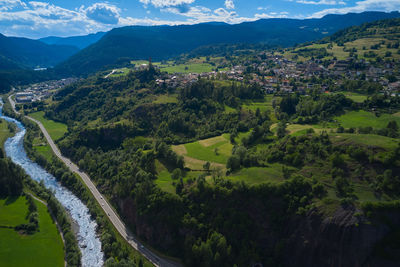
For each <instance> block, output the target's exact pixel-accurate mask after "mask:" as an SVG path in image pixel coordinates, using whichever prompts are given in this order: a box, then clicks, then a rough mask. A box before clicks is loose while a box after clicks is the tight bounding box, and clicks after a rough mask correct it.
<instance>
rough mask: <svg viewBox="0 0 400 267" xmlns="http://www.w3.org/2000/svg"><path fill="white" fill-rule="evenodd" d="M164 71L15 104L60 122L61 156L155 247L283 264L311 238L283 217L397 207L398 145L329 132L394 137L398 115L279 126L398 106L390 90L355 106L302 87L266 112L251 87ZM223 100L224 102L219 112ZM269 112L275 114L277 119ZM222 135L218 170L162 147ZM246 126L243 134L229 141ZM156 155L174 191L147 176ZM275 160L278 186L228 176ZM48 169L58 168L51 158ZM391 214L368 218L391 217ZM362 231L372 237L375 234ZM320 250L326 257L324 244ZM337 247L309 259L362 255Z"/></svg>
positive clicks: (188, 258) (192, 262)
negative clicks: (177, 79)
mask: <svg viewBox="0 0 400 267" xmlns="http://www.w3.org/2000/svg"><path fill="white" fill-rule="evenodd" d="M163 75H165V74H163V73H160V72H159V71H157V70H155V69H154V68H151V67H150V68H149V70H144V71H137V72H130V73H129V74H128V75H126V76H122V77H118V78H113V79H104V78H102V77H100V76H94V77H91V78H89V79H87V80H84V81H81V82H79V83H76V84H73V85H70V86H68V87H66V88H64V89H63V90H61V91H59V92H58V93H57V94H56V95H55V96H54V98H53V100H54V104H53V105H52V106H48V107H45V106H43V105H36V106H29V105H28V106H26V107H25V108H26V109H27V110H29V109H30V108H33V109H34V110H44V111H45V112H46V116H47V117H48V118H51V119H53V120H56V121H60V122H64V123H66V124H67V125H68V129H69V131H68V133H67V134H66V135H65V136H64V137H63V138H61V140H59V141H58V145H59V147H60V148H61V150H62V152H63V154H65V155H66V156H68V157H70V158H71V159H73V160H74V161H75V162H77V163H78V164H79V166H80V168H81V169H82V170H84V171H86V172H88V174H89V175H90V176H91V177H92V179H94V181H95V182H96V184H97V186H98V188H99V189H100V190H101V192H102V193H104V194H105V195H106V196H107V197H108V198H109V199H110V200H111V202H112V203H113V205H114V206H115V208H116V209H117V210H118V211H119V213H120V214H121V215H122V217H123V218H124V220H125V221H126V222H127V224H128V225H129V226H130V227H131V229H133V230H134V232H135V233H136V234H137V235H138V236H139V237H140V238H142V239H143V240H145V241H147V242H148V243H150V244H151V245H152V246H154V247H155V248H157V249H159V250H161V251H164V252H166V253H168V254H169V255H173V256H176V257H179V258H181V259H183V261H184V263H185V264H187V265H188V266H205V265H207V266H232V265H235V264H236V265H237V266H242V265H249V264H256V263H263V264H265V265H266V266H277V265H278V266H279V265H290V264H292V263H291V262H290V259H288V258H287V257H285V255H286V253H288V252H289V251H290V248H293V247H296V246H297V247H296V248H297V249H298V250H299V251H303V252H304V255H306V256H307V257H309V258H304V259H302V260H304V261H303V263H304V264H306V263H307V261H309V260H310V258H313V257H314V256H315V255H314V254H312V253H311V254H310V253H309V252H307V251H308V250H309V249H313V248H315V246H317V244H316V243H315V242H316V241H315V240H314V239H313V238H312V237H304V238H306V240H305V242H310V243H309V245H303V246H301V247H298V242H299V238H296V237H295V236H296V229H297V228H296V227H292V226H293V225H296V224H299V225H305V224H307V222H308V221H309V220H316V222H315V223H317V227H322V228H323V227H324V226H323V225H324V223H325V222H323V219H319V218H324V216H333V212H334V211H335V210H336V211H337V212H339V213H338V214H339V215H338V214H336V213H335V214H336V215H335V216H344V215H343V214H349V216H354V214H355V213H356V211H357V212H361V211H362V210H364V211H365V214H364V215H362V216H361V215H360V216H361V217H360V216H359V217H354V218H358V219H357V224H361V225H362V226H360V227H361V228H362V229H364V227H367V226H366V225H364V222H365V221H367V220H369V219H368V218H370V219H372V218H378V217H379V216H378V215H377V214H382V212H388V210H389V211H390V210H393V209H396V207H397V206H396V204H395V203H396V202H395V201H396V199H398V190H399V189H400V177H399V176H398V173H400V146H398V145H397V146H396V147H393V149H389V150H383V149H380V148H376V147H371V146H367V145H360V144H353V145H349V146H343V145H342V144H341V143H340V142H338V141H336V140H335V138H332V133H333V132H334V133H354V132H358V133H361V134H371V133H374V134H377V135H378V136H390V137H392V138H397V137H398V136H399V127H398V125H397V123H396V121H391V122H389V124H387V125H386V126H385V127H382V128H373V127H371V128H368V129H366V128H344V127H341V126H339V127H334V128H332V129H330V132H328V130H322V131H316V130H315V129H313V128H311V127H310V129H307V130H306V132H305V133H304V134H303V135H300V136H291V135H290V134H289V131H288V130H287V126H288V125H290V124H298V125H309V124H312V123H314V124H316V123H321V124H326V123H335V117H336V116H340V115H343V114H345V113H346V112H350V111H363V110H368V111H369V110H370V109H371V107H373V108H374V109H375V110H376V111H377V112H386V111H387V110H392V111H393V110H400V101H399V97H394V98H393V97H388V96H385V95H378V94H376V95H374V93H375V92H377V90H378V89H371V91H370V93H371V97H370V98H368V99H367V100H366V101H364V102H362V103H359V102H354V101H353V100H351V99H349V98H347V97H346V96H345V95H343V94H332V95H326V94H323V93H321V92H320V91H317V90H311V91H310V93H309V94H308V95H302V94H300V93H295V94H281V96H280V101H279V102H277V103H275V104H274V113H273V114H272V113H271V112H261V111H260V110H257V111H256V112H253V111H251V110H246V109H244V108H243V107H242V105H243V103H245V102H246V101H257V100H260V99H263V98H264V97H265V95H264V92H263V91H262V90H261V88H260V87H259V86H257V85H246V84H244V83H238V82H227V81H222V82H221V81H217V80H212V79H200V80H199V81H197V82H195V83H192V84H189V85H185V86H180V87H178V88H170V87H167V86H165V85H157V84H156V83H155V79H156V78H161V79H162V78H163ZM370 87H371V88H374V87H373V84H372V83H368V84H366V85H365V88H366V89H365V90H367V91H368V90H369V89H368V88H370ZM353 88H355V89H354V90H356V89H357V90H358V88H359V87H358V86H356V85H353V84H351V83H350V82H349V83H346V84H344V85H343V88H341V89H342V90H347V91H351V90H353ZM165 95H172V96H174V101H171V102H168V101H166V102H161V103H160V102H158V101H157V99H159V97H160V96H165ZM227 108H229V110H231V111H230V112H226V109H227ZM273 116H274V117H276V118H277V119H278V123H276V125H275V126H273V124H274V123H275V122H276V119H275V121H273V120H272V117H273ZM223 133H229V134H230V136H231V138H230V142H231V143H232V145H233V149H232V155H231V156H230V157H229V159H228V161H227V164H226V173H224V172H222V171H221V170H213V171H210V170H208V171H207V167H204V168H205V170H206V171H204V172H199V173H197V174H196V175H194V176H193V175H192V176H190V177H189V176H187V175H188V173H189V172H190V170H188V169H187V168H186V167H185V162H184V159H183V157H182V156H180V155H177V154H176V153H175V152H174V151H173V150H172V149H171V146H170V145H171V144H182V143H187V142H191V141H196V140H199V139H204V138H208V137H213V136H218V135H221V134H223ZM244 133H247V134H246V135H245V137H243V138H238V136H239V135H242V134H244ZM158 162H161V163H162V164H163V165H165V166H167V168H168V170H169V171H170V172H171V173H173V177H174V179H175V182H174V184H175V190H176V194H171V193H168V192H165V191H163V190H162V189H160V188H159V187H158V186H157V185H156V183H155V181H156V179H158V176H159V173H158V171H157V166H156V165H157V164H158ZM47 164H48V163H47ZM54 164H56V163H54ZM274 164H280V165H279V166H282V167H281V172H282V175H283V177H282V178H283V180H282V181H281V182H280V183H262V184H259V185H249V184H247V183H244V182H232V181H230V180H229V179H227V177H228V176H229V175H230V174H231V173H235V172H236V171H239V170H242V169H244V168H251V167H260V168H268V167H269V166H271V165H274ZM55 166H56V165H55ZM51 168H53V172H55V173H57V169H58V168H61V166H58V167H51ZM208 168H209V167H208ZM58 176H59V177H61V179H62V181H63V183H66V184H68V183H69V182H71V181H73V180H74V179H67V177H68V175H67V174H65V175H62V174H61V173H60V174H58ZM188 177H189V178H188ZM365 181H367V184H368V188H369V189H368V190H372V191H373V192H374V194H376V195H381V196H384V197H385V198H387V199H388V200H390V201H389V202H387V203H386V204H382V205H381V206H379V205H375V204H371V203H369V202H364V201H360V200H359V199H358V195H357V194H358V193H357V192H358V191H357V190H358V189H357V186H358V183H363V184H364V182H365ZM78 185H79V183H77V184H76V186H77V188H79V187H80V186H78ZM78 191H79V190H78ZM332 195H333V196H335V200H332ZM330 209H333V210H330ZM329 210H330V211H329ZM315 214H318V216H316V215H315ZM367 214H368V215H369V216H370V217H367ZM385 218H386V217H385ZM396 218H397V217H396ZM396 218H393V217H390V219H389V221H386V222H385V221H381V220H377V219H374V220H376V222H377V223H380V224H386V223H389V224H390V223H394V222H396V220H397V219H396ZM304 227H305V226H304ZM390 229H391V230H390V231H389V232H387V233H389V234H398V229H397V228H396V227H394V228H390ZM303 230H304V231H307V230H306V228H304V229H303ZM385 236H386V235H385ZM331 238H333V237H331ZM372 239H373V240H374V242H381V240H383V236H374V237H373V238H372ZM321 242H322V241H321ZM338 242H339V241H338ZM382 242H383V243H380V244H381V245H380V247H379V248H380V249H381V250H384V251H385V252H387V250H386V248H387V247H388V246H392V245H393V244H394V243H393V242H392V241H385V242H384V241H382ZM313 246H314V247H313ZM342 246H343V247H346V246H347V244H342ZM371 246H372V245H371ZM347 248H348V251H353V250H354V247H353V248H351V247H347ZM358 248H360V249H362V248H363V247H362V245H361V244H360V246H358ZM324 249H325V250H324V251H323V253H328V254H329V250H331V249H332V247H330V245H326V246H325V247H324ZM377 249H378V248H377ZM378 250H379V249H378ZM378 250H377V252H376V253H377V254H373V253H372V252H371V249H369V252H368V253H372V254H371V255H372V256H370V257H372V259H375V258H378V259H379V258H380V257H382V253H380V254H379V251H378ZM112 251H113V250H110V255H113V253H114V252H112ZM321 253H322V252H321ZM343 253H344V254H343ZM343 253H342V254H340V255H339V254H338V255H339V256H338V255H336V256H335V255H330V256H329V257H328V258H324V257H319V256H315V259H314V260H313V261H312V262H314V263H317V264H321V265H326V264H330V263H332V262H333V263H334V262H338V261H339V260H340V259H339V258H338V257H344V258H346V259H348V260H349V262H350V263H354V264H356V263H357V262H358V261H359V260H362V261H366V260H367V259H366V258H365V255H364V256H362V255H361V256H357V258H352V257H351V253H350V254H347V252H343ZM374 253H375V252H374ZM389 254H390V255H389V256H388V257H389V258H390V257H395V256H394V255H393V254H392V253H389ZM114 255H115V254H114ZM299 255H300V254H299ZM313 255H314V256H313ZM369 255H370V254H369ZM306 256H305V257H306ZM386 256H387V255H386ZM386 256H385V257H386ZM299 257H300V256H299ZM122 258H123V257H122ZM120 259H121V258H120Z"/></svg>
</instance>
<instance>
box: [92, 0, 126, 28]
mask: <svg viewBox="0 0 400 267" xmlns="http://www.w3.org/2000/svg"><path fill="white" fill-rule="evenodd" d="M119 12H120V10H119V8H117V7H116V6H114V5H109V4H105V3H96V4H94V5H92V6H90V7H88V8H87V9H86V16H87V17H88V18H90V19H92V20H94V21H98V22H101V23H104V24H117V23H118V20H119V17H120V15H119Z"/></svg>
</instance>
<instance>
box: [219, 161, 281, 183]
mask: <svg viewBox="0 0 400 267" xmlns="http://www.w3.org/2000/svg"><path fill="white" fill-rule="evenodd" d="M227 179H229V180H231V181H245V182H247V183H249V184H261V183H265V182H272V183H275V182H281V181H283V180H284V179H283V174H282V165H281V164H271V165H270V166H269V167H266V168H261V167H251V168H243V169H241V170H239V171H237V172H235V173H233V174H231V175H230V176H227Z"/></svg>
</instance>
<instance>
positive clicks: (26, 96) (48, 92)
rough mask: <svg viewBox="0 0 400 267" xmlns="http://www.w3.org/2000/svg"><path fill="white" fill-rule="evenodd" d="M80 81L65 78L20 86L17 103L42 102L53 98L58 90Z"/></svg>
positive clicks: (16, 97) (16, 96) (16, 98)
mask: <svg viewBox="0 0 400 267" xmlns="http://www.w3.org/2000/svg"><path fill="white" fill-rule="evenodd" d="M76 81H78V79H77V78H65V79H61V80H51V81H45V82H41V83H35V84H30V85H27V86H20V87H18V88H16V91H17V93H16V95H15V101H16V102H17V103H31V102H36V101H41V100H44V99H47V98H49V97H50V96H52V95H53V94H54V93H55V92H56V91H57V90H58V89H61V88H63V87H65V86H67V85H70V84H72V83H74V82H76Z"/></svg>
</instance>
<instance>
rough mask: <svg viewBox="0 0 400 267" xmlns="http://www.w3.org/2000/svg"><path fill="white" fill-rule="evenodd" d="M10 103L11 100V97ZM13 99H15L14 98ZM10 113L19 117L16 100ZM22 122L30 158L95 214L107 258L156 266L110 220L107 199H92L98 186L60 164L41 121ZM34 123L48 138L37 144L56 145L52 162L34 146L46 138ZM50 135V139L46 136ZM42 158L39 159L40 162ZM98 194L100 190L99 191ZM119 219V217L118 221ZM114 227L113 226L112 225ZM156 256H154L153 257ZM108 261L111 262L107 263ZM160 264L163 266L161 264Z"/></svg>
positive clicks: (76, 168)
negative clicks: (85, 180)
mask: <svg viewBox="0 0 400 267" xmlns="http://www.w3.org/2000/svg"><path fill="white" fill-rule="evenodd" d="M9 100H10V98H9ZM11 100H12V99H11ZM8 108H9V110H11V109H12V108H13V109H14V111H15V112H16V113H17V114H18V113H19V112H17V111H16V110H15V106H14V105H13V101H11V102H10V104H9V106H8ZM17 116H18V117H19V118H20V119H21V120H23V121H24V123H25V124H26V125H27V128H28V133H27V136H26V140H25V148H26V150H27V152H28V155H29V157H30V158H33V159H34V160H35V161H37V162H38V163H40V165H41V166H42V167H43V168H45V169H46V170H47V171H49V172H50V173H52V174H53V175H54V176H55V177H57V179H58V180H59V181H60V182H61V183H62V184H63V185H64V186H66V187H67V188H68V189H70V190H71V191H72V192H74V194H75V195H76V196H78V197H79V198H80V199H81V200H82V201H83V202H84V203H85V204H86V205H87V207H88V208H89V211H90V213H91V215H92V217H93V218H95V219H96V221H97V222H98V225H99V228H98V234H99V236H100V238H101V241H102V243H103V244H104V248H103V252H104V254H105V258H106V259H110V262H113V259H116V260H117V261H123V262H126V263H132V264H139V265H143V266H153V264H152V263H151V262H150V261H148V260H147V259H146V258H145V257H144V256H142V255H141V253H143V251H146V253H153V252H151V251H150V250H148V249H147V248H144V247H143V245H141V246H140V245H138V244H137V243H136V242H137V240H136V239H135V238H133V237H131V238H130V239H129V240H128V241H127V240H126V238H127V236H129V235H128V234H127V232H126V231H127V230H126V228H125V226H124V225H123V223H122V222H120V223H117V226H118V228H115V227H116V225H115V224H114V222H112V221H110V217H111V216H107V214H111V215H114V216H115V218H118V217H117V215H116V213H115V212H114V210H113V209H112V208H111V207H110V206H109V209H108V210H107V211H106V212H105V211H104V208H105V207H104V206H103V205H100V204H99V203H103V204H107V205H108V203H107V202H106V201H105V200H104V198H103V197H102V196H101V195H100V193H98V194H97V198H98V199H97V200H98V201H96V198H94V197H93V195H92V194H93V191H97V189H96V187H95V185H94V184H91V185H86V184H84V183H83V181H84V180H83V179H82V180H81V179H80V177H79V175H74V174H73V173H72V172H71V171H70V170H69V169H68V168H67V167H66V166H70V165H72V166H75V165H74V164H73V163H72V162H70V161H69V160H68V159H65V161H67V162H66V164H65V161H64V162H61V160H60V159H59V158H57V157H56V156H59V157H61V158H63V157H62V156H61V153H60V152H59V150H58V148H57V147H56V146H55V144H54V142H53V141H52V139H51V137H50V135H48V133H47V131H46V129H45V128H44V126H43V125H40V122H39V121H35V119H32V118H29V119H30V120H27V119H25V118H23V117H22V116H21V115H20V114H19V115H17ZM33 122H35V123H37V124H38V125H39V126H42V127H41V128H43V129H41V130H42V131H43V133H44V134H43V135H44V136H45V137H48V138H47V140H46V139H45V138H43V137H42V140H40V141H38V142H39V143H41V142H44V143H48V139H50V141H51V143H52V144H53V147H52V148H54V149H55V150H56V153H54V152H53V151H51V152H52V157H51V159H50V160H48V159H46V158H45V157H41V156H40V152H38V151H36V150H35V149H33V147H32V143H33V139H34V138H37V137H39V136H43V135H41V134H40V132H39V127H37V125H36V124H34V123H33ZM46 135H47V136H46ZM38 159H39V160H38ZM74 170H75V172H78V171H79V170H78V167H76V166H75V168H74ZM97 192H98V191H97ZM118 219H119V218H118ZM113 224H114V225H113ZM121 231H122V232H125V234H124V235H121ZM136 249H138V250H141V253H139V252H138V251H137V250H136ZM153 255H154V254H153ZM157 259H158V260H159V257H158V256H153V260H152V261H153V263H155V264H157V262H156V260H157ZM106 262H108V261H106ZM158 264H160V263H158ZM162 266H171V264H165V265H162Z"/></svg>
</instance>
